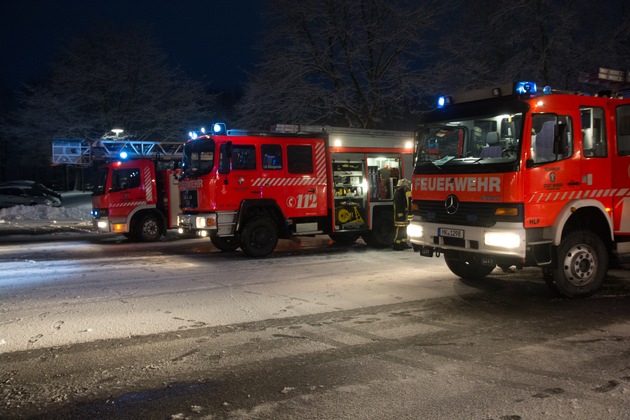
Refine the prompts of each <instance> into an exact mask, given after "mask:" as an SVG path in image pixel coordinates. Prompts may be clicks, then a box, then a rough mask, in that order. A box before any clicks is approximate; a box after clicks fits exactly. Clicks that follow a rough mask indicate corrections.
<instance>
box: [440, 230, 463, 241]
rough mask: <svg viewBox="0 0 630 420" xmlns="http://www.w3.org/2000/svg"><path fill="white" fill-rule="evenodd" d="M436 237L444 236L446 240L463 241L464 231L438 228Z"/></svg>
mask: <svg viewBox="0 0 630 420" xmlns="http://www.w3.org/2000/svg"><path fill="white" fill-rule="evenodd" d="M438 236H446V237H448V238H460V239H464V230H463V229H449V228H439V229H438Z"/></svg>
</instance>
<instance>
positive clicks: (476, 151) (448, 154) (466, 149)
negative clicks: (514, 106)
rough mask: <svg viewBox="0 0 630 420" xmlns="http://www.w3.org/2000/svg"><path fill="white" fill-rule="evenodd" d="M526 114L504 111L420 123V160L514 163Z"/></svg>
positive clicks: (445, 162) (437, 163) (455, 162)
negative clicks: (506, 112) (503, 112)
mask: <svg viewBox="0 0 630 420" xmlns="http://www.w3.org/2000/svg"><path fill="white" fill-rule="evenodd" d="M522 121H523V115H522V114H521V113H517V114H500V115H491V116H486V117H474V118H469V119H462V120H457V121H441V122H439V123H427V124H424V125H422V126H420V129H419V130H418V132H417V151H416V163H417V164H421V163H423V162H431V163H432V164H433V165H435V166H443V165H453V164H458V163H462V162H464V161H466V162H469V161H474V162H475V163H479V164H492V163H498V162H502V163H505V162H512V161H515V160H516V159H517V156H518V153H519V150H520V141H521V131H522Z"/></svg>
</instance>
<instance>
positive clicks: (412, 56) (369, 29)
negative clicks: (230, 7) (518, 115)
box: [239, 0, 449, 128]
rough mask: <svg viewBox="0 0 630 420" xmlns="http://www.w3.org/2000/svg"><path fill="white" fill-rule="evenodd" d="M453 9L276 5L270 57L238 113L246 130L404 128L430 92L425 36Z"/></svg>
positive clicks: (340, 2) (366, 3)
mask: <svg viewBox="0 0 630 420" xmlns="http://www.w3.org/2000/svg"><path fill="white" fill-rule="evenodd" d="M448 3H449V2H444V1H432V0H426V1H420V2H418V1H413V0H401V1H391V0H312V1H306V2H295V1H292V0H275V1H273V2H272V3H271V9H270V10H271V13H270V14H269V16H268V17H267V23H268V29H267V32H266V37H265V39H264V42H263V44H262V47H261V48H262V54H261V56H262V57H264V58H263V60H262V62H261V64H260V66H259V68H258V72H257V73H256V74H255V75H252V77H251V79H250V81H249V84H248V87H247V90H246V93H245V98H244V100H243V101H242V103H241V104H240V106H239V112H240V116H241V118H240V124H241V125H242V126H248V127H266V126H268V125H270V124H273V123H276V122H280V121H282V122H305V123H332V124H337V125H347V126H351V127H368V128H377V127H379V126H383V125H384V124H385V123H386V122H387V123H389V124H391V123H394V122H396V121H397V120H398V121H399V120H400V117H401V116H402V115H404V114H405V113H406V112H408V111H409V110H410V108H411V107H410V103H412V102H413V100H414V98H415V97H417V94H418V92H419V91H420V90H421V89H422V88H423V87H424V86H423V84H422V83H421V82H422V79H421V78H420V76H421V74H422V73H421V69H422V65H423V59H426V58H427V57H428V56H429V55H430V51H429V43H428V41H429V39H428V35H427V34H428V31H430V29H431V28H433V25H434V24H435V21H436V16H438V15H440V13H441V12H443V11H444V10H445V9H446V7H447V4H448Z"/></svg>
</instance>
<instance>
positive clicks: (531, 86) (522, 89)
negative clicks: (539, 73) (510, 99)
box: [514, 82, 538, 95]
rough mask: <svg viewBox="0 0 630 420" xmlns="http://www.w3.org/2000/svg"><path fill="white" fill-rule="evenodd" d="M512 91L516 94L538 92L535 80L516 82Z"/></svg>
mask: <svg viewBox="0 0 630 420" xmlns="http://www.w3.org/2000/svg"><path fill="white" fill-rule="evenodd" d="M514 92H515V93H516V94H517V95H534V94H536V92H538V89H537V88H536V83H535V82H516V83H515V84H514Z"/></svg>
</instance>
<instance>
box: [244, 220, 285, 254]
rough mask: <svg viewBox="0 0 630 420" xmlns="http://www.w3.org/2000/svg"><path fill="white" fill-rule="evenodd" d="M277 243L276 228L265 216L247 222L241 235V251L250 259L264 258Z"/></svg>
mask: <svg viewBox="0 0 630 420" xmlns="http://www.w3.org/2000/svg"><path fill="white" fill-rule="evenodd" d="M277 243H278V228H277V226H276V225H275V223H273V220H271V219H270V218H269V217H266V216H258V217H254V218H253V219H251V220H249V221H248V222H247V224H245V227H244V228H243V231H242V233H241V249H242V250H243V252H245V253H246V254H247V255H249V256H250V257H254V258H262V257H266V256H267V255H269V254H271V253H272V252H273V250H274V249H275V248H276V244H277Z"/></svg>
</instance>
